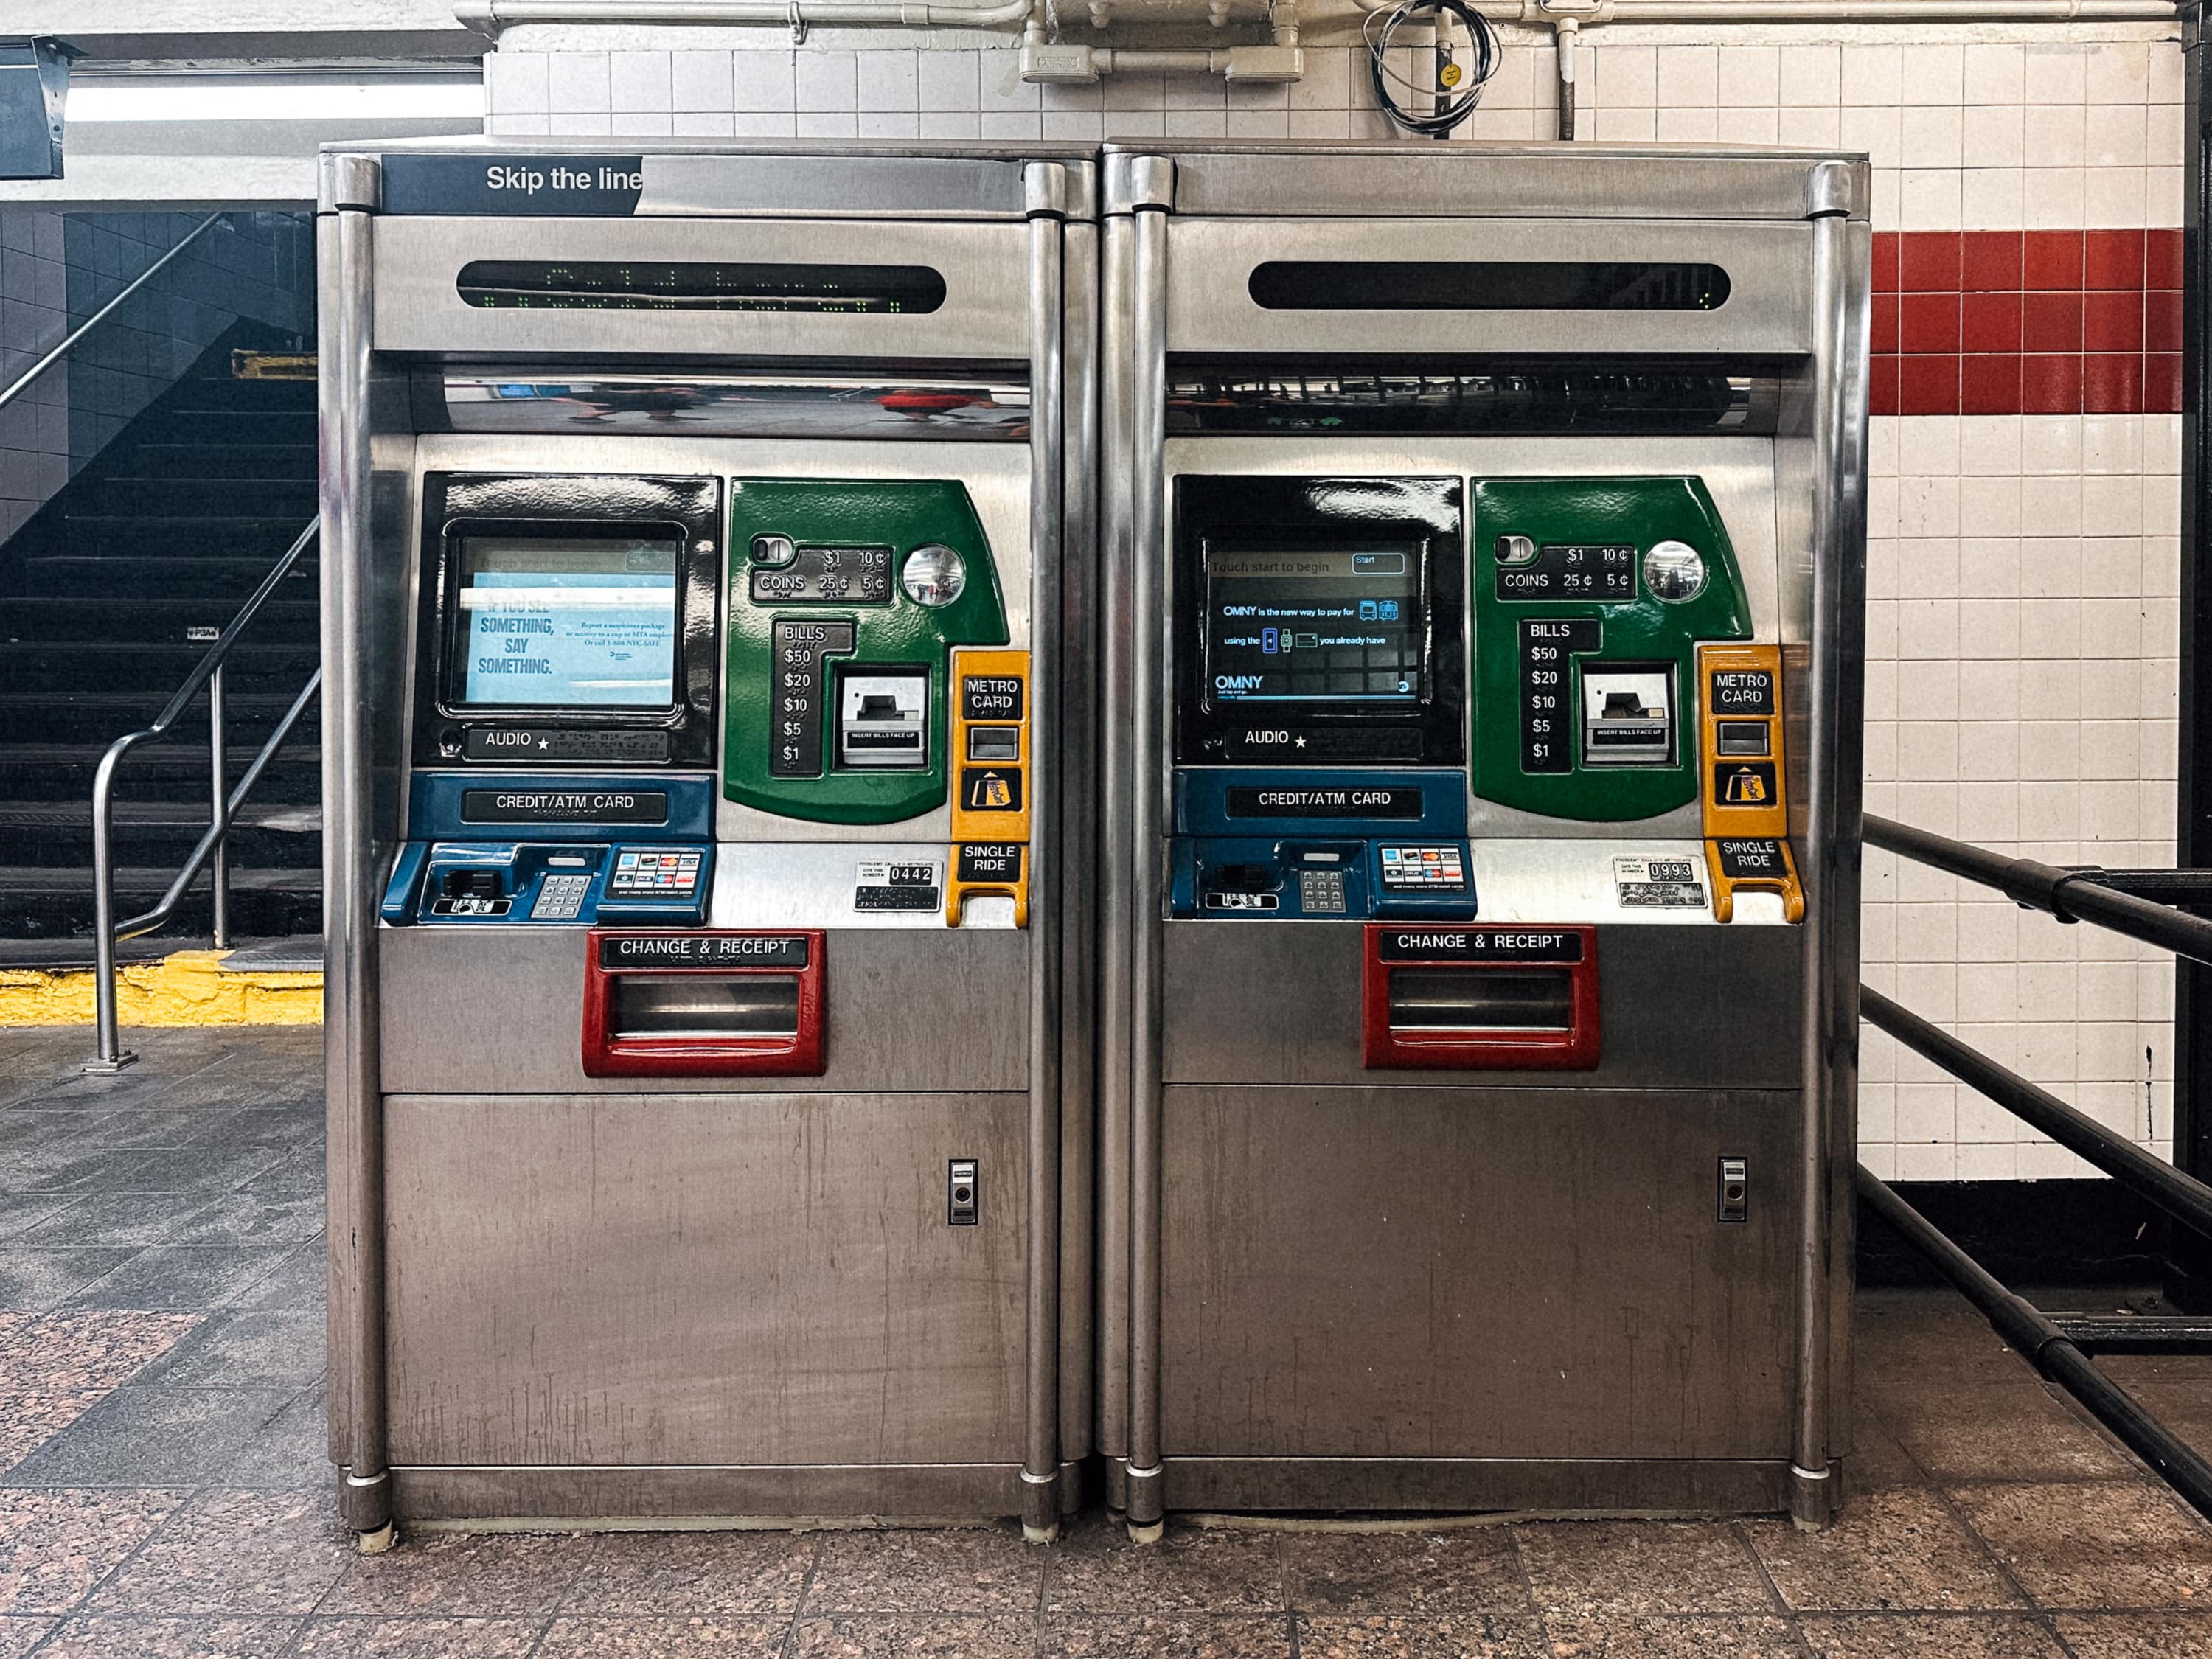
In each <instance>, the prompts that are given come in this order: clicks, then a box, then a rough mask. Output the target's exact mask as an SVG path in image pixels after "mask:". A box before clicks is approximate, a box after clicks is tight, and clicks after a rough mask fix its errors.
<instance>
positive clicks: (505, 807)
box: [461, 789, 668, 823]
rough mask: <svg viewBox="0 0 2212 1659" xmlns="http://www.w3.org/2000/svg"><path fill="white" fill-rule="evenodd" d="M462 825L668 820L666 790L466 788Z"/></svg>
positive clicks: (462, 803) (650, 821)
mask: <svg viewBox="0 0 2212 1659" xmlns="http://www.w3.org/2000/svg"><path fill="white" fill-rule="evenodd" d="M461 822H462V823H667V822H668V792H667V791H666V790H665V789H464V790H463V791H461Z"/></svg>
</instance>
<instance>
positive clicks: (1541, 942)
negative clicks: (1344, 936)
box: [1376, 927, 1583, 962]
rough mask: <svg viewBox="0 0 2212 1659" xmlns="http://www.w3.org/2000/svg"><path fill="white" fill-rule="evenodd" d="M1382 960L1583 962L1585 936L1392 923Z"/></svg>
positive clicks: (1555, 931)
mask: <svg viewBox="0 0 2212 1659" xmlns="http://www.w3.org/2000/svg"><path fill="white" fill-rule="evenodd" d="M1376 955H1377V957H1379V958H1380V959H1381V960H1383V961H1384V962H1580V961H1581V960H1582V959H1583V936H1582V935H1581V934H1580V933H1573V932H1570V931H1568V930H1566V929H1563V928H1559V927H1389V928H1385V929H1384V930H1383V936H1382V939H1381V940H1380V942H1379V943H1378V945H1377V946H1376Z"/></svg>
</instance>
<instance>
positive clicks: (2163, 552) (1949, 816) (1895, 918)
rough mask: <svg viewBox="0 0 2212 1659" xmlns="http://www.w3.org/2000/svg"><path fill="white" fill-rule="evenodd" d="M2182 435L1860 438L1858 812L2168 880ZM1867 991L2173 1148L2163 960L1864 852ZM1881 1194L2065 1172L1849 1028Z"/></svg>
mask: <svg viewBox="0 0 2212 1659" xmlns="http://www.w3.org/2000/svg"><path fill="white" fill-rule="evenodd" d="M2180 465H2181V421H2180V417H2179V416H2176V415H2079V416H2059V415H2038V416H2019V415H2013V416H1903V417H1897V418H1891V419H1885V420H1879V421H1876V422H1875V423H1874V456H1873V467H1872V472H1873V486H1872V489H1871V490H1870V492H1869V544H1868V566H1869V568H1868V573H1867V574H1868V583H1867V586H1868V593H1869V601H1868V614H1867V630H1868V641H1867V643H1868V650H1867V657H1868V663H1867V728H1866V748H1867V765H1866V775H1867V810H1868V811H1871V812H1876V813H1879V814H1881V815H1882V816H1883V817H1893V818H1897V819H1899V820H1901V821H1902V822H1905V823H1912V824H1917V825H1919V826H1920V827H1921V828H1923V829H1932V830H1935V831H1937V832H1938V833H1940V834H1943V835H1950V836H1958V837H1960V839H1962V840H1965V841H1970V842H1976V843H1977V844H1978V845H1981V846H1985V847H1991V848H1998V849H2000V850H2002V851H2005V852H2008V853H2011V854H2015V856H2020V857H2027V858H2035V859H2040V860H2044V861H2045V862H2046V863H2051V864H2059V865H2065V864H2102V865H2105V866H2108V867H2111V868H2115V869H2119V868H2126V867H2128V866H2156V865H2170V864H2172V861H2173V835H2172V831H2173V822H2174V770H2175V769H2174V758H2175V731H2174V716H2175V696H2176V678H2175V676H2176V662H2175V650H2174V647H2175V641H2176V639H2177V637H2178V633H2177V630H2178V629H2179V625H2180V624H2179V600H2178V598H2177V595H2178V594H2179V580H2180V577H2179V572H2180V548H2181V543H2180V521H2179V512H2180V483H2181V481H2180V477H2179V473H2180ZM1865 894H1866V903H1865V906H1864V908H1863V913H1862V915H1863V927H1864V954H1865V959H1866V969H1865V977H1866V980H1867V982H1868V983H1869V984H1870V985H1872V986H1874V987H1875V988H1877V989H1879V990H1881V991H1882V992H1884V993H1886V994H1888V995H1890V996H1893V997H1894V998H1895V999H1896V1000H1898V1001H1899V1002H1901V1003H1903V1004H1904V1005H1905V1006H1907V1007H1909V1008H1911V1009H1912V1010H1914V1011H1915V1012H1917V1013H1920V1014H1923V1015H1924V1016H1926V1017H1927V1018H1929V1019H1932V1020H1935V1021H1936V1022H1938V1023H1939V1024H1943V1025H1945V1026H1947V1027H1949V1028H1950V1029H1952V1030H1954V1031H1956V1032H1957V1033H1958V1034H1959V1036H1960V1037H1961V1038H1962V1039H1963V1040H1964V1041H1966V1042H1969V1043H1971V1044H1972V1045H1973V1046H1974V1047H1975V1048H1979V1049H1981V1050H1982V1051H1983V1052H1984V1053H1985V1054H1990V1055H1991V1056H1993V1057H1994V1058H1996V1059H1997V1060H2001V1061H2002V1062H2003V1063H2004V1064H2006V1065H2008V1066H2012V1067H2013V1068H2015V1070H2017V1071H2019V1072H2021V1073H2024V1074H2025V1075H2026V1076H2027V1077H2028V1078H2030V1079H2033V1081H2035V1082H2038V1083H2040V1084H2043V1085H2045V1086H2046V1087H2048V1088H2049V1089H2051V1091H2052V1092H2053V1093H2055V1094H2057V1095H2058V1096H2059V1097H2061V1098H2063V1099H2065V1100H2068V1101H2070V1102H2072V1103H2074V1104H2075V1105H2076V1106H2078V1107H2080V1108H2081V1109H2082V1110H2083V1111H2085V1112H2087V1113H2089V1114H2090V1115H2093V1116H2094V1117H2096V1118H2097V1119H2099V1120H2100V1121H2102V1122H2104V1123H2106V1124H2108V1125H2110V1126H2111V1127H2114V1128H2116V1129H2122V1130H2124V1131H2126V1132H2127V1133H2129V1134H2130V1135H2131V1136H2133V1137H2134V1138H2135V1139H2136V1140H2138V1141H2140V1142H2142V1143H2143V1144H2144V1145H2146V1146H2154V1147H2156V1148H2157V1150H2158V1151H2159V1152H2160V1153H2162V1154H2168V1155H2170V1153H2171V1151H2172V1133H2173V1115H2172V1114H2173V1083H2172V1079H2173V1070H2172V1046H2171V1045H2172V1018H2173V1004H2172V993H2173V969H2172V957H2168V956H2165V955H2162V954H2160V953H2158V952H2154V951H2149V950H2148V948H2146V947H2139V946H2136V945H2133V944H2131V943H2130V941H2128V940H2126V939H2122V938H2120V937H2119V936H2118V935H2117V934H2113V933H2106V932H2104V931H2102V930H2101V929H2098V928H2093V927H2069V926H2066V925H2063V924H2061V923H2059V922H2057V921H2053V920H2052V919H2051V918H2050V917H2047V916H2044V915H2038V914H2036V913H2034V912H2032V911H2026V910H2021V909H2020V908H2017V907H2015V906H2014V905H2013V904H2011V903H2010V902H2008V901H2006V900H2004V899H2002V898H2001V897H1999V896H1997V895H1996V894H1995V893H1992V892H1990V890H1987V889H1985V888H1980V887H1977V886H1974V885H1972V884H1967V883H1962V882H1960V881H1958V880H1957V879H1956V878H1953V877H1950V876H1946V875H1942V874H1940V873H1938V872H1932V871H1929V870H1928V869H1926V868H1925V867H1924V866H1918V865H1914V864H1911V863H1906V862H1905V861H1902V860H1898V859H1895V858H1893V857H1891V856H1889V855H1887V854H1881V853H1872V852H1870V853H1869V854H1868V856H1867V869H1866V884H1865ZM1862 1060H1863V1087H1862V1089H1861V1094H1860V1113H1861V1117H1860V1144H1861V1147H1862V1150H1863V1156H1864V1157H1865V1158H1866V1161H1867V1163H1868V1164H1869V1167H1870V1168H1872V1169H1873V1170H1874V1171H1875V1173H1876V1174H1877V1175H1883V1176H1896V1177H1897V1178H1899V1179H1903V1180H1951V1179H1954V1178H1955V1179H1960V1180H1996V1179H2009V1178H2011V1177H2013V1176H2021V1177H2031V1176H2056V1175H2069V1174H2086V1173H2088V1171H2087V1170H2086V1169H2085V1168H2083V1167H2082V1166H2081V1165H2080V1164H2077V1163H2076V1162H2075V1160H2074V1159H2073V1158H2071V1157H2070V1156H2069V1155H2068V1154H2065V1153H2062V1152H2058V1151H2057V1149H2056V1148H2054V1147H2052V1146H2051V1145H2050V1144H2049V1143H2048V1142H2045V1141H2043V1140H2041V1139H2039V1138H2038V1137H2035V1136H2033V1135H2029V1134H2027V1133H2023V1132H2022V1131H2021V1127H2020V1125H2019V1123H2018V1121H2017V1120H2015V1119H2014V1118H2013V1117H2012V1116H2011V1115H2010V1114H2008V1113H2006V1112H2003V1111H2001V1110H1999V1109H1997V1108H1996V1107H1994V1106H1991V1105H1990V1104H1988V1103H1986V1102H1984V1100H1982V1099H1981V1098H1980V1097H1978V1095H1976V1094H1975V1093H1974V1092H1973V1091H1972V1090H1970V1089H1966V1088H1964V1087H1961V1086H1959V1085H1954V1084H1953V1083H1951V1082H1950V1081H1949V1079H1948V1078H1947V1077H1946V1076H1945V1075H1944V1074H1943V1073H1941V1072H1939V1071H1937V1070H1936V1068H1935V1067H1934V1066H1931V1065H1929V1063H1928V1062H1926V1061H1925V1060H1921V1059H1920V1058H1918V1056H1917V1055H1914V1054H1909V1053H1906V1052H1905V1051H1903V1050H1901V1049H1900V1048H1899V1047H1898V1045H1897V1044H1896V1043H1894V1042H1892V1041H1891V1040H1890V1039H1889V1038H1887V1037H1886V1036H1883V1035H1882V1034H1881V1033H1880V1032H1878V1031H1875V1030H1871V1029H1869V1030H1866V1031H1865V1033H1864V1042H1863V1049H1862Z"/></svg>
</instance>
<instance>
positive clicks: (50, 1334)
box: [0, 1309, 199, 1389]
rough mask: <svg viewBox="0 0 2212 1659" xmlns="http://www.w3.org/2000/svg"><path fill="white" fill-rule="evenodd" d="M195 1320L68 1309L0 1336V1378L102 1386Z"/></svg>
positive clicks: (133, 1369) (134, 1368)
mask: <svg viewBox="0 0 2212 1659" xmlns="http://www.w3.org/2000/svg"><path fill="white" fill-rule="evenodd" d="M198 1323H199V1316H197V1315H195V1314H173V1313H147V1312H140V1311H133V1310H122V1309H95V1310H77V1309H67V1310H61V1311H58V1312H55V1313H50V1314H46V1315H44V1316H40V1318H38V1319H35V1320H33V1321H31V1322H28V1323H27V1324H25V1325H24V1326H22V1327H21V1328H19V1329H17V1330H15V1332H13V1333H12V1334H10V1336H9V1340H6V1341H5V1342H0V1384H6V1385H11V1386H12V1385H18V1384H21V1385H26V1386H31V1385H37V1384H42V1383H43V1384H45V1385H46V1386H48V1387H52V1388H57V1389H112V1388H115V1387H117V1386H118V1385H119V1384H121V1383H128V1382H130V1381H131V1379H132V1378H134V1377H137V1376H139V1375H140V1374H141V1373H142V1372H143V1370H145V1368H146V1367H147V1366H148V1365H149V1364H153V1363H154V1362H155V1360H157V1359H159V1358H161V1356H162V1355H163V1354H164V1353H167V1352H168V1351H169V1350H170V1349H171V1348H172V1347H173V1346H175V1345H176V1344H177V1343H178V1342H179V1340H182V1339H183V1338H184V1337H185V1334H187V1333H188V1332H190V1331H191V1329H192V1328H193V1327H194V1326H196V1325H197V1324H198Z"/></svg>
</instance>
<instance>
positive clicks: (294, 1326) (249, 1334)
mask: <svg viewBox="0 0 2212 1659" xmlns="http://www.w3.org/2000/svg"><path fill="white" fill-rule="evenodd" d="M327 1358H328V1353H327V1348H326V1346H325V1337H324V1325H323V1319H322V1316H321V1315H319V1314H314V1313H306V1312H301V1311H296V1310H277V1311H274V1312H269V1313H217V1314H210V1315H209V1316H207V1317H206V1318H205V1319H204V1320H203V1321H200V1322H197V1325H196V1326H195V1327H194V1328H192V1329H191V1332H190V1334H187V1335H185V1336H182V1337H180V1338H179V1340H177V1342H176V1343H175V1345H174V1346H172V1347H171V1348H170V1349H169V1351H168V1352H167V1353H165V1354H163V1355H162V1356H161V1358H159V1359H157V1360H155V1362H154V1363H153V1364H150V1365H149V1366H148V1367H147V1368H146V1370H145V1373H144V1375H143V1376H141V1377H140V1378H139V1379H138V1380H139V1381H140V1382H142V1383H172V1384H175V1385H178V1386H182V1387H189V1388H196V1389H204V1388H241V1387H253V1388H269V1389H283V1388H292V1389H303V1388H306V1387H307V1385H308V1384H309V1383H313V1382H314V1381H316V1380H317V1379H318V1378H319V1377H320V1376H322V1374H323V1370H324V1366H325V1364H326V1362H327Z"/></svg>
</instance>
